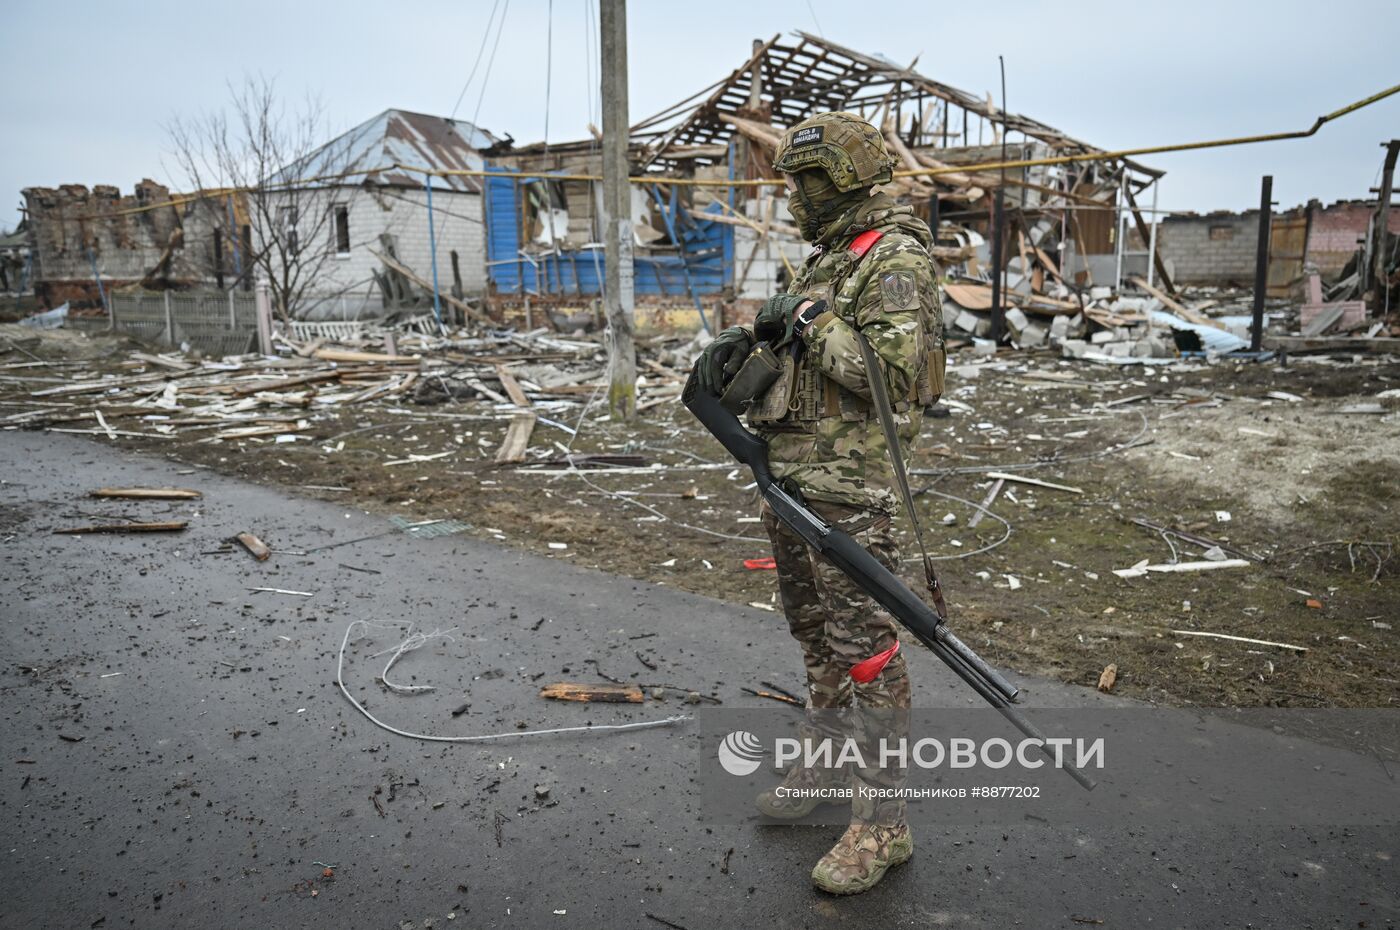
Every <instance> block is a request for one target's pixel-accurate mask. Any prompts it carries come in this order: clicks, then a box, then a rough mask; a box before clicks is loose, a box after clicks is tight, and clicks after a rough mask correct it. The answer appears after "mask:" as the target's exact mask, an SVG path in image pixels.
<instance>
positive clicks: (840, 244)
mask: <svg viewBox="0 0 1400 930" xmlns="http://www.w3.org/2000/svg"><path fill="white" fill-rule="evenodd" d="M872 229H874V230H879V231H880V232H881V233H882V234H883V235H882V236H881V237H880V239H879V240H877V241H876V243H875V245H874V246H873V247H872V248H871V249H870V250H869V251H868V252H867V253H866V254H865V255H864V256H863V257H860V258H858V257H857V256H856V255H855V253H854V252H852V251H851V243H852V242H853V241H854V240H855V239H856V237H857V236H859V235H860V234H861V233H863V232H865V231H867V230H872ZM828 238H829V242H830V244H829V245H827V246H825V247H823V246H820V245H819V246H818V247H816V248H815V249H813V251H812V253H811V254H810V255H808V257H807V259H806V261H805V262H804V263H803V265H802V267H801V268H800V269H799V270H798V272H797V276H796V278H795V279H794V280H793V282H792V284H791V286H790V287H789V288H788V293H790V294H800V295H803V296H806V297H810V298H812V299H814V300H816V299H821V300H825V301H826V302H827V309H826V311H825V312H823V313H822V314H821V315H820V316H818V317H817V318H816V319H815V320H814V321H813V322H812V323H811V325H809V326H808V327H807V328H806V329H805V330H804V331H803V333H802V335H801V336H800V337H799V338H800V341H801V343H802V345H801V346H800V347H798V346H795V345H790V346H788V347H777V348H778V349H779V354H780V356H781V357H782V358H783V361H784V366H785V367H784V370H783V373H782V375H781V376H780V377H779V379H778V381H777V382H776V383H775V384H774V385H773V387H772V388H770V389H769V391H768V392H767V393H766V394H765V395H764V396H763V397H762V398H759V399H758V401H757V402H756V403H755V404H754V405H752V406H751V407H750V408H749V420H750V423H751V425H752V426H753V427H754V428H755V429H756V430H757V431H758V432H759V433H760V434H761V435H763V436H764V438H765V439H767V440H768V451H769V461H770V465H771V467H772V469H773V473H774V474H775V475H776V476H777V477H778V478H780V479H784V480H785V481H786V482H788V483H790V484H793V485H795V486H796V487H797V489H798V490H800V491H801V492H802V494H803V495H804V496H806V497H808V498H810V499H813V500H821V501H831V502H834V503H842V504H852V505H855V506H859V507H863V508H868V509H874V510H879V511H883V512H886V513H892V512H893V511H894V510H895V508H896V507H897V506H898V498H897V496H896V492H895V490H894V472H893V468H892V466H891V464H890V459H889V451H888V449H887V448H886V443H885V437H884V433H883V431H882V430H881V428H880V421H879V419H878V417H877V415H876V414H875V411H874V409H873V407H871V405H870V390H869V385H868V383H867V381H866V371H865V364H864V362H863V360H862V357H861V350H860V346H859V344H858V343H857V341H856V331H857V330H859V332H861V333H862V334H863V335H864V336H865V338H866V339H868V340H869V341H870V344H871V347H872V348H873V349H874V350H875V352H876V354H877V355H878V357H879V359H880V361H881V363H882V368H883V369H884V371H883V374H884V377H885V384H886V386H887V391H888V394H889V397H890V400H891V402H892V403H894V405H895V410H896V423H897V425H898V427H899V434H900V441H901V445H902V447H903V450H904V454H905V456H906V458H907V456H908V454H909V450H910V447H911V445H912V444H913V441H914V440H915V438H916V437H917V435H918V432H919V427H920V425H921V423H922V419H923V408H924V406H925V405H927V404H929V403H932V402H933V400H934V399H936V396H937V394H938V393H939V392H940V391H941V390H942V352H943V312H942V306H941V302H940V298H939V291H938V282H937V272H936V271H935V268H934V265H933V261H932V259H931V258H930V257H929V254H928V246H929V245H930V244H931V243H932V236H931V235H930V234H929V230H928V226H927V225H925V224H924V223H923V222H922V221H921V220H919V219H916V218H915V217H914V215H913V210H912V209H911V208H909V207H901V206H896V205H895V203H894V201H893V200H892V199H891V198H890V197H888V196H887V195H885V194H877V195H875V196H873V197H871V198H870V199H869V200H867V201H866V202H864V203H863V204H861V206H860V207H859V208H858V209H857V210H856V211H855V212H854V214H853V216H852V219H851V221H850V223H849V224H848V225H847V226H846V227H845V228H844V229H843V230H841V231H840V232H839V233H837V234H836V235H835V236H829V237H828ZM784 348H785V349H786V351H783V350H784ZM906 464H907V460H906Z"/></svg>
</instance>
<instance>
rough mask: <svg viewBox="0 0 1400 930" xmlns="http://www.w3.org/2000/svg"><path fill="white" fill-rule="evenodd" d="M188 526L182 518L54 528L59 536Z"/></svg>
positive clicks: (159, 529) (170, 530)
mask: <svg viewBox="0 0 1400 930" xmlns="http://www.w3.org/2000/svg"><path fill="white" fill-rule="evenodd" d="M187 526H189V524H188V523H187V522H185V521H184V520H166V521H163V522H158V523H99V524H96V525H94V526H73V527H68V528H66V529H61V530H54V533H55V534H56V535H59V536H86V535H87V534H89V533H173V532H175V531H176V530H183V529H184V528H185V527H187Z"/></svg>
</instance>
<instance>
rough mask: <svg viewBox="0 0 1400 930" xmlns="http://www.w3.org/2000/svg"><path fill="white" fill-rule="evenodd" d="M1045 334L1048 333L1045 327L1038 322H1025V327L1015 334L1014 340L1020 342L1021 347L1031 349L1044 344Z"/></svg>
mask: <svg viewBox="0 0 1400 930" xmlns="http://www.w3.org/2000/svg"><path fill="white" fill-rule="evenodd" d="M1047 335H1048V333H1047V331H1046V329H1045V327H1044V326H1043V325H1041V324H1040V323H1027V324H1026V326H1025V328H1023V329H1022V330H1021V332H1020V333H1018V334H1017V336H1016V341H1017V342H1018V343H1019V344H1020V346H1021V348H1023V349H1032V348H1035V347H1037V346H1043V345H1045V339H1046V336H1047Z"/></svg>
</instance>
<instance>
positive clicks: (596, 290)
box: [485, 166, 734, 307]
mask: <svg viewBox="0 0 1400 930" xmlns="http://www.w3.org/2000/svg"><path fill="white" fill-rule="evenodd" d="M487 170H488V171H491V172H493V173H496V174H499V175H500V176H499V177H488V178H486V179H485V187H486V191H485V207H486V210H485V214H486V270H487V276H488V278H489V279H490V281H491V284H492V286H493V287H494V288H495V290H496V293H498V294H550V295H555V296H569V295H577V296H581V297H586V296H593V295H597V294H600V293H602V289H603V288H602V281H601V278H602V276H603V270H604V265H603V263H604V257H603V250H602V248H595V247H590V248H583V249H563V250H560V251H559V252H557V253H555V252H548V253H543V254H526V253H524V252H522V251H521V245H522V243H521V230H520V227H521V219H522V217H523V215H524V204H523V202H522V199H521V181H522V179H521V177H520V176H519V174H518V172H515V171H512V170H511V169H507V168H503V167H500V166H491V167H488V168H487ZM526 183H528V182H526ZM647 190H648V192H649V194H650V196H651V197H652V198H653V202H654V203H655V204H656V206H657V209H658V211H659V212H660V214H661V216H662V219H663V220H664V222H665V224H666V231H667V235H668V236H669V238H670V240H671V242H672V244H673V245H677V246H678V252H679V254H676V255H637V256H635V257H634V261H633V281H634V285H633V286H634V290H635V292H636V293H637V294H646V295H659V296H675V297H680V298H683V299H686V300H691V299H694V300H695V303H696V306H697V307H698V306H699V300H698V298H699V297H700V296H701V295H705V294H715V293H718V292H719V291H720V290H722V289H723V288H724V286H725V285H726V284H727V283H729V282H730V281H732V280H733V276H734V229H733V227H732V226H729V225H727V224H724V223H716V222H714V221H712V220H710V219H707V218H706V217H707V214H706V213H692V212H690V211H689V210H686V209H685V208H684V207H683V206H681V204H680V203H679V201H678V200H677V198H676V189H675V188H674V187H673V188H671V193H670V196H669V197H667V196H666V195H663V194H662V193H661V189H660V187H659V186H657V185H651V186H649V187H648V188H647ZM711 209H712V210H713V211H714V212H715V213H718V212H719V207H717V206H713V205H712V207H711Z"/></svg>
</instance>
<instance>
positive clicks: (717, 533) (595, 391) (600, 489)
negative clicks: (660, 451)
mask: <svg viewBox="0 0 1400 930" xmlns="http://www.w3.org/2000/svg"><path fill="white" fill-rule="evenodd" d="M600 390H602V387H601V386H599V387H596V388H594V389H593V393H592V394H590V395H589V397H588V402H587V403H586V404H584V405H583V410H582V411H581V412H580V413H579V415H578V423H576V424H575V430H574V435H573V436H571V437H569V444H568V446H566V447H565V451H566V452H572V451H573V450H574V440H575V439H577V438H578V430H579V429H581V428H582V426H583V418H584V417H585V416H587V414H588V410H589V408H591V407H592V406H593V402H594V401H595V400H597V399H598V392H599V391H600ZM565 458H566V460H567V461H568V463H569V471H568V473H569V474H571V475H573V476H575V477H576V478H578V480H580V481H582V482H583V483H584V484H586V485H588V486H589V487H590V488H592V489H593V490H594V491H597V492H598V493H599V494H602V495H604V496H606V497H610V498H612V499H613V500H617V501H622V502H623V503H625V504H630V505H632V506H633V507H639V508H641V509H642V510H645V511H646V512H647V513H649V514H651V515H652V516H654V517H657V518H658V519H660V520H661V522H662V523H671V524H674V525H675V526H679V527H681V528H682V529H687V530H694V531H695V532H697V533H703V534H705V535H706V536H714V537H717V538H719V539H731V540H735V541H736V542H755V543H766V542H768V540H766V539H760V538H759V537H757V536H736V535H734V534H733V533H721V532H720V531H719V530H711V529H707V528H706V527H703V526H694V525H692V524H690V523H682V522H681V521H680V520H675V519H672V518H671V517H668V516H666V514H664V513H662V512H661V511H659V510H657V509H656V508H655V507H652V506H651V505H649V504H644V503H642V502H641V501H639V500H636V499H635V498H631V497H628V496H627V495H625V494H619V493H617V492H616V491H609V490H608V489H607V488H605V487H601V486H599V485H597V484H594V483H593V482H592V481H590V480H588V478H587V477H585V476H584V474H583V472H582V471H581V470H580V469H579V467H578V466H577V465H575V464H574V461H573V458H572V456H568V455H566V456H565Z"/></svg>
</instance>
